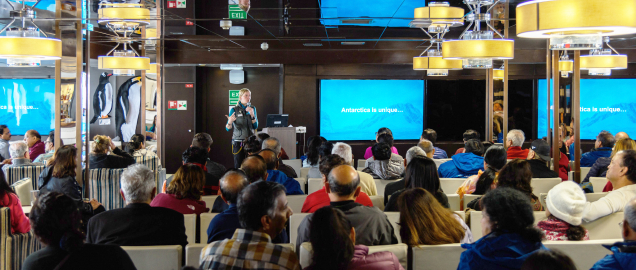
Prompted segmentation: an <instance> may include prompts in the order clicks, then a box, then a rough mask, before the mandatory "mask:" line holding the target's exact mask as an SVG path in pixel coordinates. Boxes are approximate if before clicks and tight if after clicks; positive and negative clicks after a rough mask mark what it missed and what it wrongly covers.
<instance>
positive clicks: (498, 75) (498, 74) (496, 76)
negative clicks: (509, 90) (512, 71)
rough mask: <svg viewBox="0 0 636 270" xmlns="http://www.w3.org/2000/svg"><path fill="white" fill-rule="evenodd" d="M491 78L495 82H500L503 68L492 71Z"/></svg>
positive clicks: (502, 77)
mask: <svg viewBox="0 0 636 270" xmlns="http://www.w3.org/2000/svg"><path fill="white" fill-rule="evenodd" d="M492 78H493V79H494V80H497V81H502V80H503V79H504V67H503V66H501V68H496V69H493V76H492Z"/></svg>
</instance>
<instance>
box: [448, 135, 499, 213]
mask: <svg viewBox="0 0 636 270" xmlns="http://www.w3.org/2000/svg"><path fill="white" fill-rule="evenodd" d="M506 162H507V153H506V149H505V148H503V146H501V145H493V146H491V147H489V148H488V150H486V153H485V154H484V168H485V169H486V170H485V171H483V172H482V171H479V173H478V174H477V175H473V176H471V177H468V179H466V181H464V183H463V184H462V185H461V186H460V187H459V188H458V189H457V191H456V193H457V194H459V198H460V204H459V205H461V206H462V207H463V205H464V195H465V194H473V195H484V194H486V192H487V191H489V190H491V189H494V188H495V187H496V184H495V178H497V174H499V171H500V170H501V168H503V166H505V165H506ZM471 203H472V204H470V205H471V206H473V207H474V204H475V203H476V202H474V203H473V202H471ZM462 210H464V209H462Z"/></svg>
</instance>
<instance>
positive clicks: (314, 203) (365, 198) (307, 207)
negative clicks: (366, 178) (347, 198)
mask: <svg viewBox="0 0 636 270" xmlns="http://www.w3.org/2000/svg"><path fill="white" fill-rule="evenodd" d="M356 202H357V203H359V204H362V205H364V206H369V207H373V202H371V198H369V195H367V194H366V193H364V192H360V195H359V196H358V197H357V198H356ZM329 203H330V201H329V195H328V194H327V192H326V191H325V187H324V186H323V187H322V189H321V190H318V191H316V192H314V193H311V194H309V195H307V199H305V203H303V209H302V210H301V211H300V212H301V213H313V212H316V210H318V209H320V208H323V207H325V206H329Z"/></svg>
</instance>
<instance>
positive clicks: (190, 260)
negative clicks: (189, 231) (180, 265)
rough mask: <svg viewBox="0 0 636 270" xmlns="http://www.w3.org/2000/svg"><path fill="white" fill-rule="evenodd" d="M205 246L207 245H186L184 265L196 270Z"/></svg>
mask: <svg viewBox="0 0 636 270" xmlns="http://www.w3.org/2000/svg"><path fill="white" fill-rule="evenodd" d="M207 245H208V244H188V245H187V246H186V253H185V256H186V257H185V265H186V266H192V267H194V268H197V269H198V268H199V266H201V264H200V263H199V261H200V260H201V251H203V249H204V248H205V246H207Z"/></svg>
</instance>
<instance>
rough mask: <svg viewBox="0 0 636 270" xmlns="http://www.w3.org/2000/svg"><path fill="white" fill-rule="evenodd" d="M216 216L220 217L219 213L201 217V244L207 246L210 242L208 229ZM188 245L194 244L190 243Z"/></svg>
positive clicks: (206, 214) (204, 214)
mask: <svg viewBox="0 0 636 270" xmlns="http://www.w3.org/2000/svg"><path fill="white" fill-rule="evenodd" d="M216 215H218V213H203V214H201V215H199V235H200V241H199V242H200V243H201V244H205V243H207V242H208V227H209V226H210V222H211V221H212V219H213V218H214V216H216ZM188 243H192V244H194V242H190V241H188Z"/></svg>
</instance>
